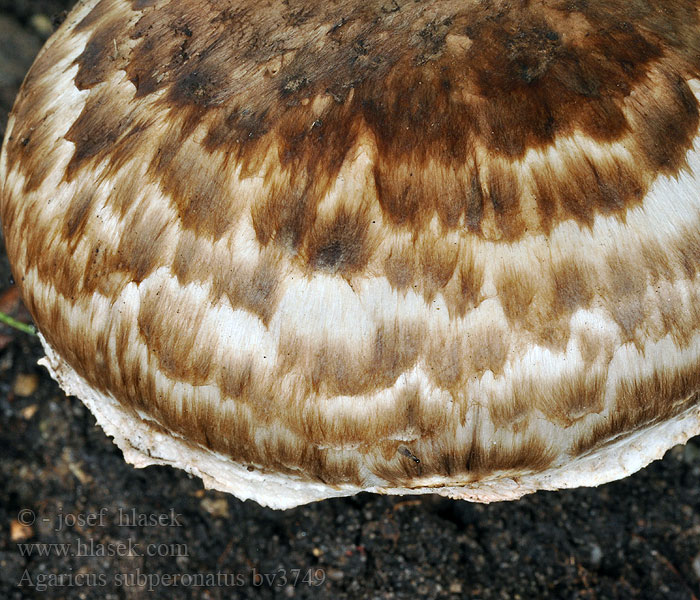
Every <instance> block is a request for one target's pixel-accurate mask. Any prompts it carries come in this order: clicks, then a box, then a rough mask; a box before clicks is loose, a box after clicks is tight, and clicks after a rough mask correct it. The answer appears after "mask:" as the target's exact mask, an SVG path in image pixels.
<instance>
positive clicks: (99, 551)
mask: <svg viewBox="0 0 700 600" xmlns="http://www.w3.org/2000/svg"><path fill="white" fill-rule="evenodd" d="M17 549H18V550H19V553H20V555H21V556H24V557H32V556H35V557H42V556H44V557H48V556H58V557H68V556H72V557H79V558H80V557H109V556H175V557H177V556H189V552H188V549H187V544H139V543H137V542H134V541H133V540H127V541H125V542H110V543H106V544H103V543H95V542H94V541H93V540H88V541H83V540H81V539H79V538H77V539H76V540H75V543H72V544H70V543H64V544H46V543H42V542H34V543H25V544H17Z"/></svg>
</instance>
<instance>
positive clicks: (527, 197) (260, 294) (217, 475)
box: [0, 0, 700, 508]
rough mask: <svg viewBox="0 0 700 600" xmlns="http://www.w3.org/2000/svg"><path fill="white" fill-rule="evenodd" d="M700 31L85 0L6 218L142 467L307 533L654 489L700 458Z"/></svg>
mask: <svg viewBox="0 0 700 600" xmlns="http://www.w3.org/2000/svg"><path fill="white" fill-rule="evenodd" d="M699 76H700V2H699V1H698V0H668V1H665V2H663V3H659V2H652V1H651V0H649V1H645V0H634V1H630V0H606V1H602V0H599V1H593V0H592V1H590V2H570V1H564V0H546V1H545V0H539V1H535V0H533V1H532V2H529V3H511V2H505V1H498V0H496V1H494V2H483V1H478V0H467V1H465V0H444V1H437V0H434V1H426V2H415V1H413V0H411V1H408V0H393V1H392V0H343V1H342V2H341V1H337V0H330V1H327V2H323V3H320V2H311V1H310V0H288V1H284V2H283V1H281V0H269V1H268V2H266V3H262V4H261V3H260V2H259V1H257V2H252V1H250V0H219V1H217V2H204V1H203V0H177V1H176V0H101V1H98V0H86V1H84V2H80V3H79V4H78V6H77V7H76V8H75V9H74V10H73V12H72V13H71V14H70V15H69V16H68V18H67V19H66V21H65V23H64V24H63V25H62V27H61V28H60V30H59V31H58V32H57V33H56V34H55V35H54V36H53V37H52V38H51V40H50V41H49V42H48V44H47V45H46V47H45V48H44V50H43V51H42V52H41V54H40V55H39V57H38V58H37V60H36V62H35V64H34V66H33V67H32V69H31V71H30V73H29V75H28V76H27V79H26V81H25V83H24V85H23V87H22V90H21V92H20V94H19V97H18V99H17V102H16V104H15V107H14V109H13V112H12V114H11V116H10V120H9V124H8V129H7V134H6V139H5V143H4V147H3V151H2V155H1V156H0V185H1V186H2V187H1V188H0V216H1V218H2V225H3V232H4V235H5V240H6V245H7V251H8V255H9V258H10V260H11V263H12V268H13V273H14V276H15V279H16V281H17V282H18V285H19V286H20V288H21V291H22V294H23V297H24V299H25V301H26V304H27V306H28V308H29V310H30V311H31V313H32V315H33V317H34V319H35V321H36V324H37V326H38V328H39V330H40V332H41V339H42V343H43V344H44V347H45V351H46V354H47V357H46V359H45V361H44V364H45V365H46V366H47V367H48V369H49V371H50V372H51V374H52V375H53V376H54V377H55V378H56V379H57V380H58V382H59V383H60V384H61V386H62V387H63V389H64V390H65V391H66V392H68V393H71V394H75V395H77V396H79V397H80V398H81V399H82V400H83V401H84V402H85V403H86V404H87V406H88V407H89V408H90V409H91V410H92V412H93V413H94V414H95V416H96V418H97V420H98V422H99V423H100V424H101V425H102V427H103V428H104V429H105V431H106V432H107V433H108V434H109V435H111V436H114V439H115V441H116V443H117V444H118V445H119V446H120V448H121V449H122V450H123V451H124V455H125V458H126V459H127V460H128V461H130V462H132V463H134V464H135V465H137V466H145V465H147V464H151V463H160V464H171V465H174V466H178V467H181V468H184V469H186V470H188V471H189V472H191V473H195V474H197V475H199V476H201V477H202V478H203V480H204V483H205V484H206V485H207V486H209V487H213V488H217V489H220V490H225V491H228V492H231V493H233V494H236V495H237V496H239V497H241V498H252V499H255V500H256V501H258V502H260V503H262V504H266V505H269V506H272V507H276V508H284V507H290V506H295V505H297V504H301V503H304V502H309V501H312V500H318V499H322V498H326V497H331V496H344V495H350V494H354V493H356V492H359V491H363V490H367V491H374V492H381V493H406V494H408V493H423V492H437V493H440V494H444V495H448V496H452V497H459V498H465V499H469V500H477V501H484V502H486V501H491V500H501V499H513V498H518V497H520V496H522V495H523V494H526V493H529V492H532V491H535V490H537V489H557V488H563V487H573V486H579V485H597V484H600V483H603V482H606V481H609V480H612V479H616V478H619V477H622V476H625V475H627V474H629V473H631V472H634V471H636V470H637V469H639V468H641V467H643V466H644V465H646V464H647V463H648V462H650V461H651V460H653V459H655V458H659V457H660V456H661V455H662V454H663V453H664V452H665V451H666V450H667V449H668V448H669V447H671V446H672V445H674V444H676V443H679V442H683V441H685V440H686V439H687V438H688V437H690V436H691V435H695V434H697V433H698V432H700V420H699V406H698V405H699V403H698V390H699V389H700V369H699V368H698V366H699V363H700V337H699V335H698V334H699V331H700V298H699V297H698V296H699V295H700V280H699V277H700V272H699V271H700V195H699V194H698V189H699V186H698V177H699V172H700V171H699V169H700V155H699V154H698V152H699V148H698V126H699V124H700V112H699V101H698V97H699V94H700V83H699V82H698V77H699Z"/></svg>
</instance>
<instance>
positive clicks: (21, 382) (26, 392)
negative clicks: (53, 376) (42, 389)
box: [12, 373, 39, 398]
mask: <svg viewBox="0 0 700 600" xmlns="http://www.w3.org/2000/svg"><path fill="white" fill-rule="evenodd" d="M38 387H39V378H38V377H37V376H36V375H34V374H21V373H20V374H19V375H17V379H15V384H14V385H13V386H12V391H13V392H14V393H15V396H19V397H20V398H28V397H29V396H31V395H32V394H33V393H34V392H36V390H37V388H38Z"/></svg>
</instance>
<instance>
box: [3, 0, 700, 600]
mask: <svg viewBox="0 0 700 600" xmlns="http://www.w3.org/2000/svg"><path fill="white" fill-rule="evenodd" d="M175 1H176V0H175ZM69 4H71V2H70V1H66V2H61V1H60V0H36V1H29V0H26V1H20V0H0V128H2V129H4V125H5V123H6V113H7V112H8V110H9V108H10V104H11V100H12V98H13V97H14V94H15V93H16V91H17V87H18V85H19V83H20V81H21V78H22V76H23V74H24V73H25V71H26V69H27V68H28V67H29V64H30V63H31V60H32V57H33V55H34V54H35V52H36V51H37V50H38V49H39V46H40V45H41V43H42V39H43V38H45V37H46V35H48V33H49V31H50V26H51V23H52V22H53V21H54V19H53V17H54V16H55V15H58V17H59V20H60V15H61V11H62V10H64V9H66V8H67V7H68V5H69ZM47 27H48V28H49V30H48V31H47ZM0 310H4V311H9V312H12V313H13V314H15V315H17V316H18V317H19V318H26V314H23V313H22V309H21V307H20V306H19V304H18V299H17V297H16V293H15V292H14V291H13V289H12V288H11V280H10V275H9V270H8V268H7V261H6V259H5V257H4V255H2V258H1V259H0ZM41 355H42V352H41V348H40V345H39V343H38V341H37V339H36V338H33V337H30V336H28V335H25V334H20V333H17V332H15V331H12V330H9V329H7V328H1V329H0V457H1V458H0V478H1V479H0V481H2V485H0V598H2V599H4V598H8V599H15V598H35V597H48V598H56V599H59V598H99V599H109V598H141V597H144V598H146V597H148V598H167V599H171V598H172V599H177V598H205V599H207V598H272V597H279V598H333V599H335V598H338V599H341V598H406V599H410V600H414V599H418V598H484V599H486V598H508V599H510V598H523V599H530V598H533V599H538V598H556V599H574V598H649V599H654V600H658V599H661V598H668V599H692V598H695V595H700V439H695V440H694V441H693V442H691V443H690V444H689V445H687V446H686V447H684V448H683V447H678V448H674V449H673V450H672V451H670V452H669V453H668V455H667V456H666V458H665V459H664V460H663V461H659V462H657V463H654V464H652V465H651V466H650V467H648V468H647V469H645V470H643V471H642V472H640V473H638V474H636V475H634V476H633V477H630V478H628V479H626V480H624V481H620V482H616V483H612V484H609V485H605V486H602V487H600V488H597V489H579V490H573V491H565V492H560V493H538V494H535V495H533V496H530V497H527V498H525V499H523V500H520V501H518V502H513V503H501V504H492V505H488V506H487V505H477V504H470V503H466V502H458V501H450V500H446V499H441V498H439V497H430V496H426V497H420V498H411V497H406V498H398V497H380V496H373V495H368V494H363V495H360V496H357V497H355V498H348V499H340V500H329V501H325V502H320V503H316V504H312V505H309V506H305V507H301V508H298V509H294V510H289V511H285V512H275V511H272V510H269V509H266V508H261V507H260V506H258V505H257V504H254V503H252V502H240V501H239V500H237V499H236V498H234V497H232V496H227V495H224V494H220V493H216V492H209V491H205V490H204V489H203V487H202V483H201V481H199V480H198V479H193V478H190V477H188V476H187V475H186V474H185V473H183V472H182V471H175V470H173V469H169V468H160V467H149V468H147V469H144V470H136V469H134V468H133V467H131V466H129V465H127V464H126V463H125V462H124V460H123V458H122V455H121V452H120V451H119V450H118V449H117V448H116V447H115V446H114V445H113V444H112V442H111V441H110V440H109V439H108V438H106V437H105V435H104V433H103V432H102V430H101V429H99V428H98V427H96V425H95V420H94V419H93V417H92V416H91V414H90V413H89V412H88V411H87V409H85V408H84V407H83V405H82V404H81V403H80V402H79V401H78V400H76V399H75V398H66V397H65V396H64V394H63V393H62V392H61V390H60V389H59V388H58V386H57V385H56V384H55V383H54V382H53V381H52V380H51V379H50V378H49V377H48V375H47V374H46V372H45V370H44V369H43V368H40V367H38V366H37V364H36V361H37V359H39V358H40V357H41ZM120 511H122V514H121V516H120ZM132 511H135V513H136V520H137V521H138V522H136V523H134V522H131V521H133V517H134V513H133V512H132ZM139 515H141V516H140V517H139ZM127 518H128V519H127ZM142 520H145V521H146V522H141V521H142ZM148 554H152V556H149V555H148ZM694 594H695V595H694Z"/></svg>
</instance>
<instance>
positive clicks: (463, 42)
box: [8, 0, 700, 270]
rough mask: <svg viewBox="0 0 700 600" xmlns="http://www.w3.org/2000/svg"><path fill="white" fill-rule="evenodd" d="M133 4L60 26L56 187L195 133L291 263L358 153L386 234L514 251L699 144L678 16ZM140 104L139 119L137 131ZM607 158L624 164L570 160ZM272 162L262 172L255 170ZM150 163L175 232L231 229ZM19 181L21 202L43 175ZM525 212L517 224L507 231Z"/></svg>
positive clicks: (193, 168) (633, 197)
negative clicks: (236, 179)
mask: <svg viewBox="0 0 700 600" xmlns="http://www.w3.org/2000/svg"><path fill="white" fill-rule="evenodd" d="M146 4H147V3H144V2H140V1H136V0H133V1H132V2H131V6H132V8H133V10H134V11H136V13H131V12H129V11H125V10H122V4H121V3H118V2H113V1H109V2H103V3H101V4H100V5H99V6H98V7H97V8H95V9H94V10H93V11H92V12H91V13H90V14H89V15H88V16H87V17H86V18H85V19H84V21H83V22H82V23H81V24H79V25H78V29H79V30H80V31H81V32H89V35H90V39H89V41H88V43H87V46H86V48H85V50H84V51H83V53H82V55H81V56H80V57H79V58H78V59H77V60H76V64H77V66H78V75H77V78H76V85H77V86H78V87H79V88H81V89H86V90H90V97H89V98H88V102H87V105H86V107H85V109H84V110H83V113H82V114H81V116H80V117H79V118H78V120H77V121H76V122H75V123H74V124H73V126H72V127H71V130H70V132H69V134H68V139H70V140H71V141H72V142H74V143H75V154H74V157H73V160H72V161H71V163H70V166H69V172H68V174H67V176H68V178H70V177H72V176H73V173H74V172H75V171H77V170H79V169H80V168H82V166H83V165H85V164H86V163H87V162H90V161H95V160H99V159H100V157H106V156H110V160H115V159H114V158H113V156H114V155H115V154H118V155H119V157H120V159H119V160H122V161H123V160H125V157H127V158H128V157H137V156H139V155H140V154H139V153H141V152H142V145H143V144H147V143H148V142H147V139H148V138H149V136H148V134H147V131H146V130H147V129H148V127H149V126H150V125H147V123H153V122H154V117H156V116H158V117H159V118H164V117H165V115H166V114H169V118H171V119H172V120H173V127H174V128H175V129H174V131H175V132H176V134H175V137H174V139H173V140H172V142H171V143H172V144H174V145H177V144H179V143H184V141H185V140H186V139H188V138H189V137H190V136H192V135H193V132H195V131H200V132H202V134H203V135H204V137H203V138H202V139H201V147H202V149H203V150H206V151H209V152H213V151H219V152H220V153H221V155H223V156H227V157H230V158H229V160H235V161H237V163H238V165H239V166H240V167H241V169H242V170H241V173H242V174H243V175H244V176H249V175H254V174H261V175H263V176H266V177H271V179H268V181H270V183H271V186H272V187H270V188H269V189H268V190H266V193H265V197H264V198H260V199H258V201H257V203H256V208H255V211H254V221H255V224H256V232H257V234H258V238H259V240H260V241H261V243H263V244H267V243H269V241H270V240H273V239H274V240H276V241H278V242H281V243H282V244H283V245H284V247H285V248H287V249H288V250H290V251H292V252H293V253H295V254H296V253H297V252H299V249H300V248H301V246H302V245H303V244H304V243H306V242H305V240H307V235H308V234H309V232H310V230H311V227H312V224H313V222H314V219H315V218H316V212H317V207H318V205H319V202H320V200H321V199H322V198H323V197H325V195H326V194H327V192H328V190H329V189H330V186H331V185H333V183H334V182H335V180H336V177H337V175H338V173H339V170H340V168H341V166H342V164H343V162H344V161H346V160H348V159H349V158H348V157H349V156H350V155H349V154H348V153H349V151H350V149H351V148H353V147H355V146H356V145H357V144H358V143H359V141H360V140H365V141H368V142H369V143H370V144H371V147H372V148H373V150H372V152H373V153H375V155H374V156H373V157H372V160H373V165H374V170H373V173H374V180H375V190H376V194H377V200H376V201H377V203H378V206H379V207H380V208H381V210H382V212H383V214H384V217H385V220H386V222H387V223H389V224H392V225H393V226H394V227H398V228H403V229H405V228H408V229H412V230H416V229H418V228H421V227H424V226H425V225H426V224H427V223H428V222H430V220H431V218H432V217H433V216H437V217H438V219H439V221H440V223H441V224H442V226H443V227H446V228H450V229H454V228H458V229H460V230H461V231H464V232H465V233H466V232H470V233H473V234H477V235H481V236H484V237H487V238H491V239H504V240H512V239H517V238H519V237H521V236H523V235H526V233H528V232H529V233H532V232H536V231H538V230H542V231H545V232H546V231H548V230H549V229H550V228H551V226H552V225H553V224H555V223H556V222H557V221H559V220H561V219H575V220H578V221H579V222H581V223H583V224H590V223H591V222H592V219H593V217H594V216H595V215H596V214H598V213H605V214H610V213H612V214H620V215H624V213H625V211H626V209H627V208H629V207H630V206H633V205H635V204H637V203H639V202H640V200H641V198H642V197H643V195H644V193H645V192H646V190H647V189H648V187H649V185H650V184H651V183H652V182H653V180H654V179H655V178H656V177H657V176H658V175H659V174H662V173H663V174H674V173H677V172H678V170H679V169H680V168H682V167H683V164H684V156H685V154H686V152H687V150H688V149H689V148H690V145H691V140H692V139H693V137H694V136H695V134H696V132H697V128H698V123H699V116H698V102H697V99H696V98H695V97H694V95H693V94H692V92H691V91H690V88H689V87H688V84H687V82H688V80H690V79H691V78H694V77H697V76H698V75H699V74H700V33H699V32H700V26H699V24H698V10H697V8H698V7H697V2H695V1H694V0H677V1H674V2H672V3H667V4H665V5H664V10H663V11H661V10H659V9H658V8H657V7H656V6H655V5H654V4H653V3H651V2H648V1H643V0H640V1H639V2H635V3H632V4H631V3H629V2H626V1H623V0H615V1H612V0H611V1H606V2H604V3H600V2H599V3H595V4H591V3H570V2H554V3H547V4H545V3H543V2H539V1H538V2H531V3H527V4H524V5H523V4H519V5H517V6H514V5H510V4H506V3H503V4H501V3H496V4H489V5H483V4H477V5H473V4H469V3H467V4H465V3H463V2H459V1H457V0H448V1H445V2H441V3H439V4H430V5H427V4H425V3H416V2H397V3H396V4H395V10H391V11H386V10H384V9H385V7H384V3H383V1H380V0H372V1H370V2H353V3H350V4H348V3H342V4H336V3H330V4H325V5H323V6H319V5H317V4H313V5H312V4H309V3H308V0H298V1H294V2H292V4H291V5H287V4H285V3H279V4H274V5H272V6H270V7H268V9H266V11H265V13H264V15H263V14H261V12H260V11H259V10H258V7H257V6H254V5H253V4H252V3H251V2H250V1H249V0H244V1H243V2H237V3H236V4H235V5H234V3H233V2H222V3H217V4H204V5H203V4H202V3H199V2H194V1H193V0H182V1H180V2H177V3H175V2H171V3H166V4H164V5H161V6H158V7H157V9H156V7H155V6H151V5H150V4H149V5H148V6H146ZM290 11H291V13H294V14H296V15H303V18H292V19H290V18H289V14H290ZM134 14H135V15H136V18H133V17H134ZM339 23H342V26H337V25H338V24H339ZM114 42H116V49H115V43H114ZM36 68H37V69H40V68H41V65H39V66H38V67H36ZM121 69H125V70H126V73H127V77H128V79H129V80H130V81H131V82H132V83H133V84H134V86H135V97H134V99H133V100H132V101H129V99H127V98H113V97H111V96H110V94H111V91H110V89H109V88H103V87H102V86H101V84H102V82H104V81H106V80H108V79H109V78H111V77H112V76H113V75H115V73H118V72H121V71H120V70H121ZM42 73H43V71H42ZM30 79H31V76H30ZM25 89H26V86H25ZM35 100H36V98H35V97H33V94H31V93H29V94H27V93H25V94H24V96H21V97H20V101H19V103H18V105H17V107H16V109H15V113H16V115H17V116H18V117H19V119H18V120H19V121H21V123H22V124H21V126H20V127H19V128H18V130H17V135H16V137H15V136H13V139H12V140H11V141H10V143H9V144H8V157H9V160H10V164H15V163H16V161H17V160H19V159H20V157H21V158H22V161H23V162H22V164H23V168H24V169H26V170H27V171H26V172H27V173H28V174H31V173H34V172H35V169H36V168H37V167H38V166H39V163H40V162H41V161H39V160H38V158H39V157H38V155H37V157H36V160H35V159H33V158H31V156H27V154H28V151H27V150H26V149H25V150H23V149H22V144H27V145H29V144H30V143H31V142H27V141H26V140H28V139H29V140H31V139H32V137H31V136H32V133H33V131H35V130H38V129H39V128H40V119H41V115H32V114H31V111H30V110H29V109H30V107H29V104H30V103H32V102H33V101H35ZM145 101H147V102H149V105H148V109H147V110H148V115H149V116H148V118H147V117H146V115H145V113H144V114H140V113H139V111H140V110H142V108H143V107H144V106H145V104H143V103H144V102H145ZM144 128H145V129H144ZM198 128H199V129H198ZM572 136H577V137H576V138H575V139H576V140H578V141H576V142H575V143H572V144H569V146H566V145H564V146H562V147H561V148H559V149H557V150H556V152H555V154H557V153H558V154H561V153H563V156H559V159H560V160H554V161H552V160H550V158H547V156H549V155H548V154H547V152H552V151H554V148H555V145H556V144H558V143H559V142H561V141H562V140H567V139H574V138H573V137H572ZM127 140H128V143H127ZM613 142H620V143H621V144H623V145H624V147H625V148H626V149H627V151H628V154H620V155H616V154H615V153H614V152H613V153H611V154H607V155H606V154H605V152H603V153H601V154H600V155H595V156H593V155H591V154H590V153H589V152H588V148H587V146H588V145H591V144H592V145H595V144H603V145H605V144H610V143H613ZM42 148H43V144H42ZM567 148H568V149H567ZM273 150H274V151H276V152H277V157H276V160H275V161H272V162H269V163H268V162H265V160H266V158H265V157H266V156H268V153H270V152H272V151H273ZM531 150H535V151H542V152H543V154H542V159H541V160H538V161H530V162H531V164H530V163H528V164H529V166H528V168H527V169H526V170H525V171H523V172H524V173H529V175H525V176H523V177H520V176H518V175H517V173H518V172H519V171H518V169H512V168H511V167H510V166H508V165H515V164H517V163H518V161H520V160H522V159H523V158H524V157H525V156H526V153H527V152H528V151H531ZM32 152H33V153H37V152H44V150H43V149H42V150H40V149H39V147H32V149H31V151H29V154H32ZM122 164H123V163H122ZM158 164H159V166H158V167H157V168H154V169H153V170H152V174H153V175H154V176H155V177H157V178H162V180H163V184H164V188H166V189H168V190H171V189H172V188H173V185H172V182H173V181H179V183H180V186H179V188H178V191H177V192H175V191H171V193H172V196H173V199H174V201H175V202H176V203H177V205H178V206H179V207H180V209H181V212H182V216H183V221H185V222H186V223H188V226H192V227H194V228H195V229H197V230H198V231H199V230H207V231H211V232H212V233H213V234H214V235H217V234H219V233H220V228H218V227H214V226H213V224H214V223H215V222H216V218H215V217H214V215H217V216H218V218H219V219H223V220H224V222H225V220H226V219H228V218H230V216H229V215H227V214H226V211H227V209H228V208H229V207H230V206H231V201H230V200H228V199H227V198H226V194H225V190H226V189H227V187H228V186H227V184H226V181H225V178H226V177H227V175H225V174H223V173H216V172H211V173H208V172H206V169H205V171H204V172H205V173H206V177H202V176H201V175H202V170H201V169H200V168H198V167H199V166H201V165H202V164H205V163H199V165H198V164H197V163H196V161H195V162H192V161H189V162H188V161H178V162H177V163H168V162H167V161H160V162H159V163H158ZM264 165H267V166H264ZM560 165H563V168H562V167H561V166H560ZM261 169H262V172H261ZM37 172H38V175H35V180H34V181H33V185H36V184H37V181H36V177H37V176H38V177H39V179H41V178H42V177H44V176H45V173H44V174H43V175H42V174H41V173H42V171H41V170H39V171H37ZM221 178H224V180H222V179H221ZM273 179H274V180H275V181H276V182H277V183H273V182H272V180H273ZM533 192H534V197H531V196H530V195H531V194H532V193H533ZM178 194H179V195H178ZM222 194H223V195H222ZM222 198H223V199H222ZM527 198H530V200H528V201H532V200H534V203H535V206H536V208H537V213H536V215H535V217H534V218H535V221H533V215H525V213H524V210H525V208H524V205H523V202H524V200H525V199H527ZM489 215H490V216H489ZM485 220H492V222H490V223H486V222H485ZM221 227H224V225H221ZM314 235H320V234H319V233H318V232H317V233H316V234H314ZM329 243H330V244H331V246H329V247H328V248H325V249H324V248H322V247H319V248H317V249H316V250H314V251H313V252H312V254H313V256H311V257H310V259H311V261H312V262H314V264H316V265H318V266H319V267H320V268H324V269H326V268H327V265H328V264H329V262H330V263H332V262H334V261H333V260H332V259H333V257H334V256H335V254H338V255H339V256H340V255H342V256H343V260H344V259H345V258H344V257H345V256H346V255H345V254H343V253H342V251H336V250H334V248H335V247H334V246H333V245H332V242H329ZM312 245H315V243H312ZM346 249H347V246H346ZM319 257H320V258H319ZM328 258H330V259H331V260H330V261H329V260H328ZM353 260H354V259H353ZM351 262H353V261H351ZM360 263H361V261H360ZM360 263H358V264H360ZM339 270H342V269H339Z"/></svg>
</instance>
